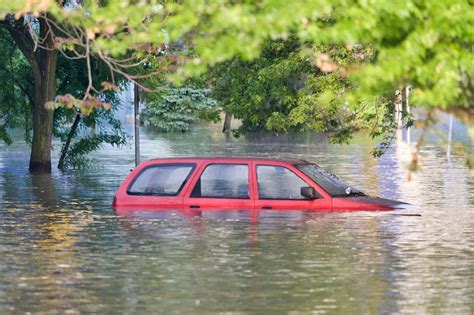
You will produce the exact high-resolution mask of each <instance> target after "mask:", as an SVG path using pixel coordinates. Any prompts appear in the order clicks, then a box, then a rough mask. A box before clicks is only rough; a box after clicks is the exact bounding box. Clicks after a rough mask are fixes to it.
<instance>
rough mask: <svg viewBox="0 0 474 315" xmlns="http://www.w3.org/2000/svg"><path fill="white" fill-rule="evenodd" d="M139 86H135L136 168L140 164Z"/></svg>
mask: <svg viewBox="0 0 474 315" xmlns="http://www.w3.org/2000/svg"><path fill="white" fill-rule="evenodd" d="M138 93H139V91H138V85H137V84H136V83H134V84H133V94H134V95H133V109H134V111H133V117H134V119H133V125H134V126H133V127H134V130H135V166H137V165H138V164H140V95H139V94H138Z"/></svg>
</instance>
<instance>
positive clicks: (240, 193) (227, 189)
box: [191, 164, 249, 199]
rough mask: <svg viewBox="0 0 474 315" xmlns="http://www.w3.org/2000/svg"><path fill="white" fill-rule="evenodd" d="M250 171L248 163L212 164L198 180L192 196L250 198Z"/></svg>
mask: <svg viewBox="0 0 474 315" xmlns="http://www.w3.org/2000/svg"><path fill="white" fill-rule="evenodd" d="M248 172H249V171H248V166H247V165H241V164H211V165H209V166H207V167H206V169H205V170H204V172H203V173H202V175H201V177H200V178H199V180H198V181H197V183H196V185H195V186H194V188H193V191H192V193H191V197H194V198H200V197H206V198H236V199H248V198H249V185H248V183H249V175H248Z"/></svg>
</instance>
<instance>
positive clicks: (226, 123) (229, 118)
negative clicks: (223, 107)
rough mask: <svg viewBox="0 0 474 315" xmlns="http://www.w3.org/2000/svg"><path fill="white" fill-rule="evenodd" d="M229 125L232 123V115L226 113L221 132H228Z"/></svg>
mask: <svg viewBox="0 0 474 315" xmlns="http://www.w3.org/2000/svg"><path fill="white" fill-rule="evenodd" d="M231 123H232V113H231V112H228V111H226V112H225V118H224V127H223V128H222V132H224V133H226V132H229V131H230V128H231Z"/></svg>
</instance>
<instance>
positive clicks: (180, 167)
mask: <svg viewBox="0 0 474 315" xmlns="http://www.w3.org/2000/svg"><path fill="white" fill-rule="evenodd" d="M194 167H195V165H194V164H163V165H154V166H149V167H147V168H145V169H144V170H143V171H141V172H140V173H139V174H138V175H137V177H135V179H134V180H133V182H132V184H131V185H130V186H129V187H128V190H127V193H128V194H129V195H145V196H176V195H178V194H179V192H180V191H181V189H183V187H184V185H185V184H186V181H187V180H188V178H189V176H190V175H191V171H192V170H193V169H194Z"/></svg>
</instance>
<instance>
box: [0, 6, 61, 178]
mask: <svg viewBox="0 0 474 315" xmlns="http://www.w3.org/2000/svg"><path fill="white" fill-rule="evenodd" d="M47 18H48V17H47V16H46V15H41V16H39V17H38V18H37V19H38V22H39V36H38V38H37V40H35V39H34V38H33V37H32V34H31V29H30V28H29V27H28V26H27V25H28V23H26V22H25V19H24V17H21V18H19V19H18V20H15V19H14V18H13V17H11V16H10V17H9V19H4V20H0V22H1V26H2V27H5V28H6V29H7V30H8V32H9V33H10V35H11V37H12V38H13V40H14V41H15V43H16V45H17V46H18V49H19V50H20V51H21V52H22V53H23V55H24V56H25V57H26V59H27V60H28V62H29V64H30V65H31V71H32V73H33V85H34V112H33V142H32V146H31V156H30V167H29V169H30V173H51V141H52V136H53V111H52V110H47V109H46V108H45V103H46V102H49V101H52V100H53V99H54V96H55V95H56V64H57V57H58V51H57V48H56V47H55V45H54V39H53V35H52V34H53V32H54V30H53V26H51V25H52V24H51V23H48V22H47V21H46V19H47ZM49 18H50V17H49ZM38 42H39V43H41V46H39V45H38Z"/></svg>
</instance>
